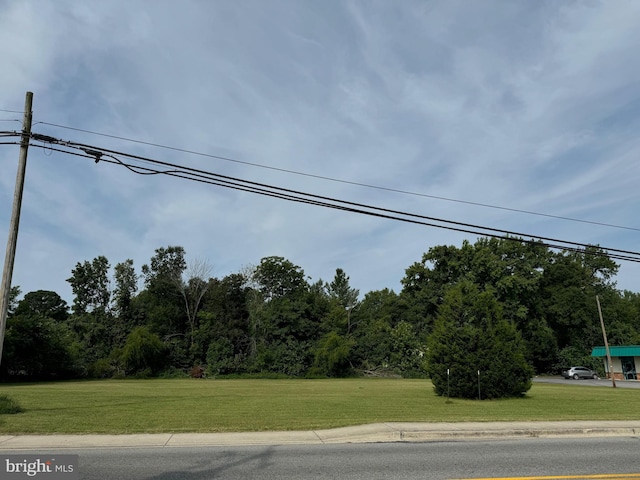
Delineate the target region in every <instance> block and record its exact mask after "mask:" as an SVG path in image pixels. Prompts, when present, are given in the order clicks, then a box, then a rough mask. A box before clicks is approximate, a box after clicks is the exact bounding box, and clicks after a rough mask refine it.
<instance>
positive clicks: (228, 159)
mask: <svg viewBox="0 0 640 480" xmlns="http://www.w3.org/2000/svg"><path fill="white" fill-rule="evenodd" d="M37 123H41V124H42V125H49V126H52V127H58V128H64V129H67V130H73V131H76V132H82V133H88V134H91V135H98V136H101V137H107V138H113V139H116V140H122V141H126V142H131V143H137V144H140V145H147V146H151V147H156V148H163V149H165V150H171V151H175V152H180V153H187V154H190V155H197V156H200V157H206V158H214V159H217V160H223V161H226V162H233V163H238V164H242V165H248V166H252V167H257V168H264V169H268V170H273V171H277V172H283V173H288V174H292V175H300V176H304V177H309V178H316V179H319V180H326V181H330V182H336V183H343V184H347V185H355V186H359V187H365V188H372V189H376V190H382V191H387V192H393V193H400V194H403V195H412V196H416V197H423V198H432V199H435V200H443V201H447V202H455V203H461V204H465V205H473V206H477V207H484V208H492V209H497V210H503V211H509V212H514V213H524V214H526V215H536V216H540V217H547V218H555V219H558V220H565V221H570V222H578V223H586V224H590V225H598V226H601V227H610V228H619V229H623V230H632V231H637V232H640V228H636V227H629V226H625V225H616V224H611V223H604V222H596V221H593V220H584V219H579V218H572V217H565V216H562V215H552V214H548V213H540V212H533V211H530V210H523V209H518V208H511V207H503V206H499V205H491V204H488V203H480V202H472V201H468V200H459V199H454V198H448V197H442V196H437V195H429V194H426V193H418V192H411V191H407V190H400V189H395V188H390V187H382V186H378V185H370V184H366V183H360V182H355V181H350V180H343V179H338V178H333V177H328V176H324V175H316V174H312V173H305V172H299V171H295V170H290V169H286V168H279V167H273V166H270V165H263V164H260V163H253V162H247V161H243V160H237V159H234V158H230V157H224V156H220V155H213V154H209V153H203V152H198V151H195V150H189V149H185V148H179V147H172V146H168V145H162V144H159V143H153V142H147V141H143V140H136V139H132V138H127V137H122V136H118V135H110V134H106V133H100V132H95V131H92V130H86V129H82V128H76V127H69V126H66V125H60V124H57V123H50V122H37Z"/></svg>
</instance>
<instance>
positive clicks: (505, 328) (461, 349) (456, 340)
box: [427, 282, 533, 399]
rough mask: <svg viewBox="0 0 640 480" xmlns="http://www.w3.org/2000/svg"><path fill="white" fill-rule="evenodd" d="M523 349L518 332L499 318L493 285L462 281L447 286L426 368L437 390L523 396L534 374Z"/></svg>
mask: <svg viewBox="0 0 640 480" xmlns="http://www.w3.org/2000/svg"><path fill="white" fill-rule="evenodd" d="M525 355H526V347H525V345H524V342H523V341H522V339H521V337H520V334H519V333H518V331H517V330H516V327H515V326H514V325H513V324H512V323H511V322H509V321H507V320H505V319H503V317H502V309H501V305H500V303H499V302H498V301H497V300H496V299H495V297H494V295H493V292H492V291H490V290H488V291H484V292H480V291H479V290H478V287H477V286H476V285H474V284H473V283H470V282H461V283H460V284H458V285H456V286H455V287H452V288H451V289H450V290H449V291H448V292H447V294H446V295H445V300H444V303H443V304H442V306H441V307H440V313H439V315H438V318H437V320H436V323H435V328H434V331H433V333H432V334H431V336H430V337H429V344H428V349H427V368H428V371H429V373H430V375H431V380H432V382H433V385H434V388H435V391H436V393H437V394H438V395H450V396H452V397H458V398H469V399H473V398H478V397H480V398H481V399H491V398H504V397H517V396H522V395H524V394H525V393H526V392H527V391H528V390H529V389H530V388H531V378H532V377H533V368H532V367H531V366H530V365H529V363H528V362H527V360H526V356H525ZM447 372H449V374H448V373H447ZM478 372H479V373H478Z"/></svg>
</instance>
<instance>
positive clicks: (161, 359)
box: [120, 327, 167, 378]
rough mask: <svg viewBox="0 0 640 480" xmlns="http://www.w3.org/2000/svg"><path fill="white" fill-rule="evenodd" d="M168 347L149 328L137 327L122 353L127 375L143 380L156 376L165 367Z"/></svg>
mask: <svg viewBox="0 0 640 480" xmlns="http://www.w3.org/2000/svg"><path fill="white" fill-rule="evenodd" d="M166 352H167V349H166V346H165V344H164V343H162V340H160V338H159V337H158V336H157V335H156V334H155V333H152V332H151V331H149V329H148V328H147V327H136V328H135V329H134V330H133V331H132V332H131V333H130V334H129V335H128V336H127V340H126V342H125V344H124V347H122V351H121V353H120V362H121V363H122V366H123V367H124V370H125V372H126V373H127V375H137V376H141V378H144V377H148V376H151V375H155V374H156V373H158V372H159V371H160V370H162V368H163V367H164V365H165V361H166Z"/></svg>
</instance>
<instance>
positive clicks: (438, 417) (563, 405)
mask: <svg viewBox="0 0 640 480" xmlns="http://www.w3.org/2000/svg"><path fill="white" fill-rule="evenodd" d="M0 394H5V395H8V396H10V397H11V398H12V399H13V400H15V401H16V402H17V403H18V404H19V405H20V406H21V407H22V408H23V409H24V412H22V413H18V414H12V415H0V433H1V434H18V433H32V434H35V433H42V434H50V433H141V432H147V433H159V432H230V431H236V432H240V431H264V430H310V429H324V428H332V427H342V426H347V425H359V424H366V423H374V422H385V421H388V422H391V421H396V422H397V421H418V422H441V421H446V422H464V421H501V420H578V419H585V420H629V419H633V420H637V419H638V418H640V413H639V412H638V409H637V408H634V407H633V405H637V404H638V402H639V400H640V391H637V390H633V389H612V388H603V387H587V386H572V385H553V384H540V383H534V385H533V387H532V388H531V390H530V391H529V392H528V394H527V395H526V397H524V398H519V399H508V400H492V401H482V402H478V401H473V400H458V399H452V400H451V402H450V403H447V401H446V398H442V397H438V396H436V395H435V394H434V393H433V387H432V385H431V382H430V381H429V380H403V379H340V380H201V379H170V380H157V379H153V380H97V381H73V382H52V383H32V384H3V385H0Z"/></svg>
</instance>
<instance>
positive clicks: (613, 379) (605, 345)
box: [596, 295, 616, 388]
mask: <svg viewBox="0 0 640 480" xmlns="http://www.w3.org/2000/svg"><path fill="white" fill-rule="evenodd" d="M596 303H597V304H598V315H600V326H602V336H603V337H604V349H605V351H606V352H607V363H608V364H609V374H610V375H611V383H612V384H613V388H616V378H615V375H614V374H613V362H612V361H611V353H609V342H608V341H607V331H606V330H605V329H604V320H603V319H602V309H601V308H600V299H599V298H598V295H596Z"/></svg>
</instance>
